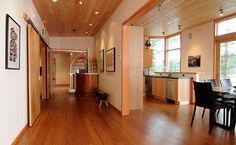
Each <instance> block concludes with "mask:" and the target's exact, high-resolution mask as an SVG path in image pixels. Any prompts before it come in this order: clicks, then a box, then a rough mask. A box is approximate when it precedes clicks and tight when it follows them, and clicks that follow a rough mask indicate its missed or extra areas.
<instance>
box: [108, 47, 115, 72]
mask: <svg viewBox="0 0 236 145" xmlns="http://www.w3.org/2000/svg"><path fill="white" fill-rule="evenodd" d="M115 67H116V66H115V47H113V48H111V49H108V50H107V51H106V71H107V72H115Z"/></svg>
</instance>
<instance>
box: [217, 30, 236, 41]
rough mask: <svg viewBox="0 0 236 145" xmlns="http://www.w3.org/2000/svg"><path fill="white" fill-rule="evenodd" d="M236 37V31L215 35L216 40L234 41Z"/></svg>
mask: <svg viewBox="0 0 236 145" xmlns="http://www.w3.org/2000/svg"><path fill="white" fill-rule="evenodd" d="M235 38H236V32H233V33H229V34H225V35H220V36H215V41H216V42H221V43H222V42H227V41H233V40H235Z"/></svg>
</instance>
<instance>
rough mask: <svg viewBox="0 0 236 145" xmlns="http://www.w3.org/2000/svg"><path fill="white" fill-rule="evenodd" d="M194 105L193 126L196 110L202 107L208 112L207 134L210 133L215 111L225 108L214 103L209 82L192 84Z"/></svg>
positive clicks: (223, 105) (218, 103) (220, 104)
mask: <svg viewBox="0 0 236 145" xmlns="http://www.w3.org/2000/svg"><path fill="white" fill-rule="evenodd" d="M194 92H195V105H194V111H193V116H192V121H191V126H192V124H193V120H194V116H195V112H196V108H197V106H198V107H204V108H207V109H209V110H210V114H209V133H211V130H212V127H213V124H214V122H215V112H216V110H217V109H225V108H227V106H226V105H225V104H223V103H220V102H216V101H215V96H214V94H213V90H212V87H211V83H210V82H194Z"/></svg>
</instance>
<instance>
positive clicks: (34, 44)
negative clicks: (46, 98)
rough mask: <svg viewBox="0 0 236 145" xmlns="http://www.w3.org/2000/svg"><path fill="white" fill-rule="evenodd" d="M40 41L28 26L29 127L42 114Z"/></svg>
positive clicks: (33, 30)
mask: <svg viewBox="0 0 236 145" xmlns="http://www.w3.org/2000/svg"><path fill="white" fill-rule="evenodd" d="M39 42H40V39H39V35H38V33H37V32H36V31H35V29H34V28H33V27H32V26H31V25H30V24H29V25H28V101H29V102H28V105H29V106H28V107H29V126H32V125H33V123H34V122H35V120H36V119H37V117H38V115H39V113H40V83H39V79H40V74H39V73H40V43H39Z"/></svg>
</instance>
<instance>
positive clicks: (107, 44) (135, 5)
mask: <svg viewBox="0 0 236 145" xmlns="http://www.w3.org/2000/svg"><path fill="white" fill-rule="evenodd" d="M146 2H148V0H135V2H134V1H133V0H123V2H122V3H121V4H120V6H119V7H118V8H117V9H116V11H115V12H114V13H113V15H112V16H111V17H110V18H109V19H108V20H107V21H106V23H105V24H104V25H103V27H102V28H101V29H100V31H99V32H98V33H97V34H96V36H95V49H96V55H97V58H99V57H98V56H99V50H102V49H105V51H106V50H107V49H110V48H112V47H115V48H116V72H106V67H105V71H104V72H103V73H100V74H99V88H100V89H102V90H104V91H106V92H108V93H109V94H110V96H111V100H110V103H111V104H112V105H114V106H115V107H116V108H117V109H119V110H121V50H122V23H123V22H124V21H125V20H127V19H128V18H129V17H130V16H131V15H132V14H134V13H135V12H136V11H137V10H138V9H139V8H141V7H142V6H143V5H144V4H145V3H146ZM105 61H106V60H105ZM98 64H99V63H98ZM105 64H106V62H105ZM98 70H99V69H98Z"/></svg>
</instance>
